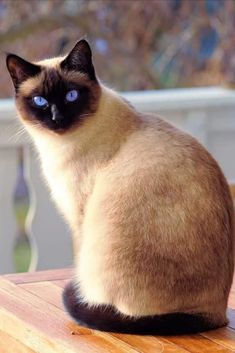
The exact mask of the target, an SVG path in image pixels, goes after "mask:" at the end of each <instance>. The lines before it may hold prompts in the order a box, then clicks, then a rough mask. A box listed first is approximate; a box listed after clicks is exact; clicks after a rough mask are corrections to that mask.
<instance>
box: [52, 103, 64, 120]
mask: <svg viewBox="0 0 235 353" xmlns="http://www.w3.org/2000/svg"><path fill="white" fill-rule="evenodd" d="M51 114H52V118H51V119H52V120H53V121H55V122H60V121H62V120H64V116H63V115H62V114H61V113H60V111H59V109H58V108H57V106H56V105H55V104H52V106H51Z"/></svg>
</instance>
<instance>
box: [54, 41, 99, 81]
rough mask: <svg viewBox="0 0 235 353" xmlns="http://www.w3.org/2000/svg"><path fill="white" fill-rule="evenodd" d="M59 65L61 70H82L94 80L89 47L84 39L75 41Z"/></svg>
mask: <svg viewBox="0 0 235 353" xmlns="http://www.w3.org/2000/svg"><path fill="white" fill-rule="evenodd" d="M60 66H61V68H62V69H63V70H68V71H70V70H72V71H80V72H84V73H86V74H87V75H88V76H89V78H90V79H91V80H96V77H95V70H94V66H93V64H92V52H91V48H90V45H89V44H88V42H87V41H86V40H85V39H81V40H79V41H78V42H77V43H76V45H75V46H74V48H73V49H72V50H71V52H70V53H69V54H68V55H67V56H66V58H65V59H64V60H63V61H62V63H61V64H60Z"/></svg>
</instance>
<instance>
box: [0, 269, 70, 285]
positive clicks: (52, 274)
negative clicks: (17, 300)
mask: <svg viewBox="0 0 235 353" xmlns="http://www.w3.org/2000/svg"><path fill="white" fill-rule="evenodd" d="M72 276H73V269H72V268H64V269H58V270H47V271H38V272H28V273H20V274H19V273H18V274H10V275H4V276H2V277H3V278H5V279H7V280H9V281H11V282H13V283H15V284H20V283H32V282H40V281H52V280H54V281H55V280H66V279H70V278H72Z"/></svg>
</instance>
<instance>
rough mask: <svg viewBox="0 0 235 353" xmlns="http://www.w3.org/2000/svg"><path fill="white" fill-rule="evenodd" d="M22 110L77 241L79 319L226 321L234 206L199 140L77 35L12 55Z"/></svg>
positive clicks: (148, 329)
mask: <svg viewBox="0 0 235 353" xmlns="http://www.w3.org/2000/svg"><path fill="white" fill-rule="evenodd" d="M6 62H7V68H8V70H9V73H10V75H11V78H12V81H13V84H14V87H15V98H16V107H17V111H18V114H19V117H20V119H21V120H22V122H23V124H24V125H25V127H26V129H27V130H28V132H29V134H30V135H31V136H32V139H33V141H34V143H35V145H36V147H37V149H38V152H39V155H40V160H41V166H42V171H43V174H44V176H45V179H46V181H47V183H48V185H49V188H50V191H51V196H52V198H53V199H54V201H55V203H56V204H57V206H58V208H59V209H60V211H61V212H62V214H63V215H64V217H65V219H66V220H67V222H68V224H69V225H70V228H71V231H72V233H73V237H74V242H75V246H74V248H75V278H74V279H73V281H72V282H71V283H70V284H69V285H68V286H67V287H66V288H65V290H64V294H63V298H64V304H65V307H66V308H67V310H68V312H69V313H70V314H71V315H72V317H73V318H74V319H75V320H76V321H77V322H78V323H79V324H81V325H83V326H88V327H90V328H93V329H99V330H107V331H114V332H126V333H138V334H177V333H178V334H179V333H188V332H198V331H204V330H209V329H213V328H217V327H221V326H223V325H225V324H226V323H227V319H226V307H227V300H228V295H229V291H230V287H231V283H232V278H233V270H234V245H233V244H234V209H233V202H232V198H231V195H230V191H229V187H228V184H227V182H226V180H225V177H224V175H223V173H222V171H221V169H220V168H219V166H218V164H217V163H216V161H215V160H214V159H213V158H212V156H211V155H210V154H209V153H208V152H207V151H206V150H205V148H204V147H203V146H201V144H200V143H199V142H197V141H196V140H195V139H194V138H193V137H191V136H189V135H188V134H186V133H184V132H182V131H180V130H178V129H177V128H175V127H173V126H172V125H170V124H169V123H167V122H165V121H163V120H162V119H160V118H159V117H157V116H154V115H150V114H142V113H140V112H138V111H136V110H135V108H133V107H132V106H131V105H130V104H129V103H128V102H127V101H126V100H124V99H123V98H121V97H120V96H119V95H118V94H117V93H115V92H114V91H113V90H111V89H108V88H107V87H105V86H104V85H103V84H102V83H101V82H100V81H99V79H98V78H97V76H96V73H95V70H94V66H93V63H92V52H91V49H90V46H89V44H88V43H87V41H85V40H83V39H82V40H80V41H79V42H78V43H77V44H76V45H75V47H74V48H73V49H72V50H71V52H70V53H69V54H68V55H67V56H65V57H57V58H53V59H47V60H43V61H39V62H36V63H30V62H28V61H25V60H24V59H22V58H20V57H19V56H16V55H14V54H8V55H7V59H6Z"/></svg>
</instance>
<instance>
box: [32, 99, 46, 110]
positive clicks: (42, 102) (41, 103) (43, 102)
mask: <svg viewBox="0 0 235 353" xmlns="http://www.w3.org/2000/svg"><path fill="white" fill-rule="evenodd" d="M33 102H34V104H35V105H36V106H37V107H40V108H44V107H46V106H47V105H48V101H47V100H46V99H45V98H43V97H41V96H35V97H33Z"/></svg>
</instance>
